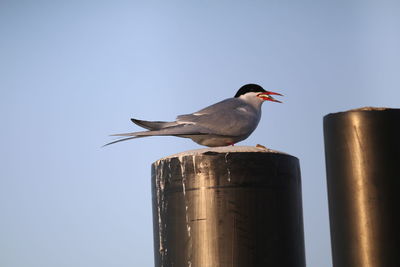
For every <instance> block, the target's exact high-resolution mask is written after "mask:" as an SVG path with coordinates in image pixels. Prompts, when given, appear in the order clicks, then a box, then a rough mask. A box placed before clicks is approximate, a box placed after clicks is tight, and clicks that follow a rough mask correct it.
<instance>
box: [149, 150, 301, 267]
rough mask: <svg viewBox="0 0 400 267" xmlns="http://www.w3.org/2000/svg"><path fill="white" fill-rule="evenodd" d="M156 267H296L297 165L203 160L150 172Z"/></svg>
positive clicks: (187, 158)
mask: <svg viewBox="0 0 400 267" xmlns="http://www.w3.org/2000/svg"><path fill="white" fill-rule="evenodd" d="M152 192H153V216H154V248H155V266H156V267H172V266H174V267H184V266H185V267H228V266H229V267H232V266H235V267H261V266H280V267H304V266H305V256H304V238H303V217H302V198H301V180H300V169H299V162H298V159H297V158H295V157H292V156H290V155H286V154H282V153H267V152H224V153H220V152H204V153H201V154H196V155H193V154H189V155H185V154H180V155H179V156H176V157H169V158H164V159H162V160H159V161H157V162H155V163H154V164H153V165H152Z"/></svg>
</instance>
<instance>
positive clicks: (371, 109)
mask: <svg viewBox="0 0 400 267" xmlns="http://www.w3.org/2000/svg"><path fill="white" fill-rule="evenodd" d="M351 112H358V113H360V112H400V109H398V108H388V107H361V108H355V109H349V110H347V111H341V112H335V113H329V114H327V115H325V116H324V119H328V118H329V117H336V116H341V115H345V114H347V113H351Z"/></svg>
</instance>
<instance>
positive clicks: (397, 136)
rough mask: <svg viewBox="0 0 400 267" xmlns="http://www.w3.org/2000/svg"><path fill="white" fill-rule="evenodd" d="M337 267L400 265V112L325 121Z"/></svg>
mask: <svg viewBox="0 0 400 267" xmlns="http://www.w3.org/2000/svg"><path fill="white" fill-rule="evenodd" d="M324 136H325V154H326V170H327V184H328V196H329V214H330V224H331V242H332V258H333V266H334V267H396V266H400V253H399V248H400V231H399V226H400V220H399V211H400V209H399V203H400V194H399V192H400V191H399V189H400V110H399V109H385V108H363V109H356V110H351V111H348V112H342V113H335V114H329V115H327V116H325V117H324Z"/></svg>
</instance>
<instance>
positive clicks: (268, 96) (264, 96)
mask: <svg viewBox="0 0 400 267" xmlns="http://www.w3.org/2000/svg"><path fill="white" fill-rule="evenodd" d="M271 95H280V96H283V95H282V94H280V93H275V92H270V91H266V92H262V93H259V94H258V95H257V97H259V98H261V99H262V100H266V101H272V102H278V103H282V102H281V101H279V100H276V99H275V98H273V97H272V96H271Z"/></svg>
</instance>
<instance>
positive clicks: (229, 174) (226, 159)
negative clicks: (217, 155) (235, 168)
mask: <svg viewBox="0 0 400 267" xmlns="http://www.w3.org/2000/svg"><path fill="white" fill-rule="evenodd" d="M228 155H229V152H228V153H225V165H226V170H227V171H228V182H231V170H230V169H229V164H228Z"/></svg>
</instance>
